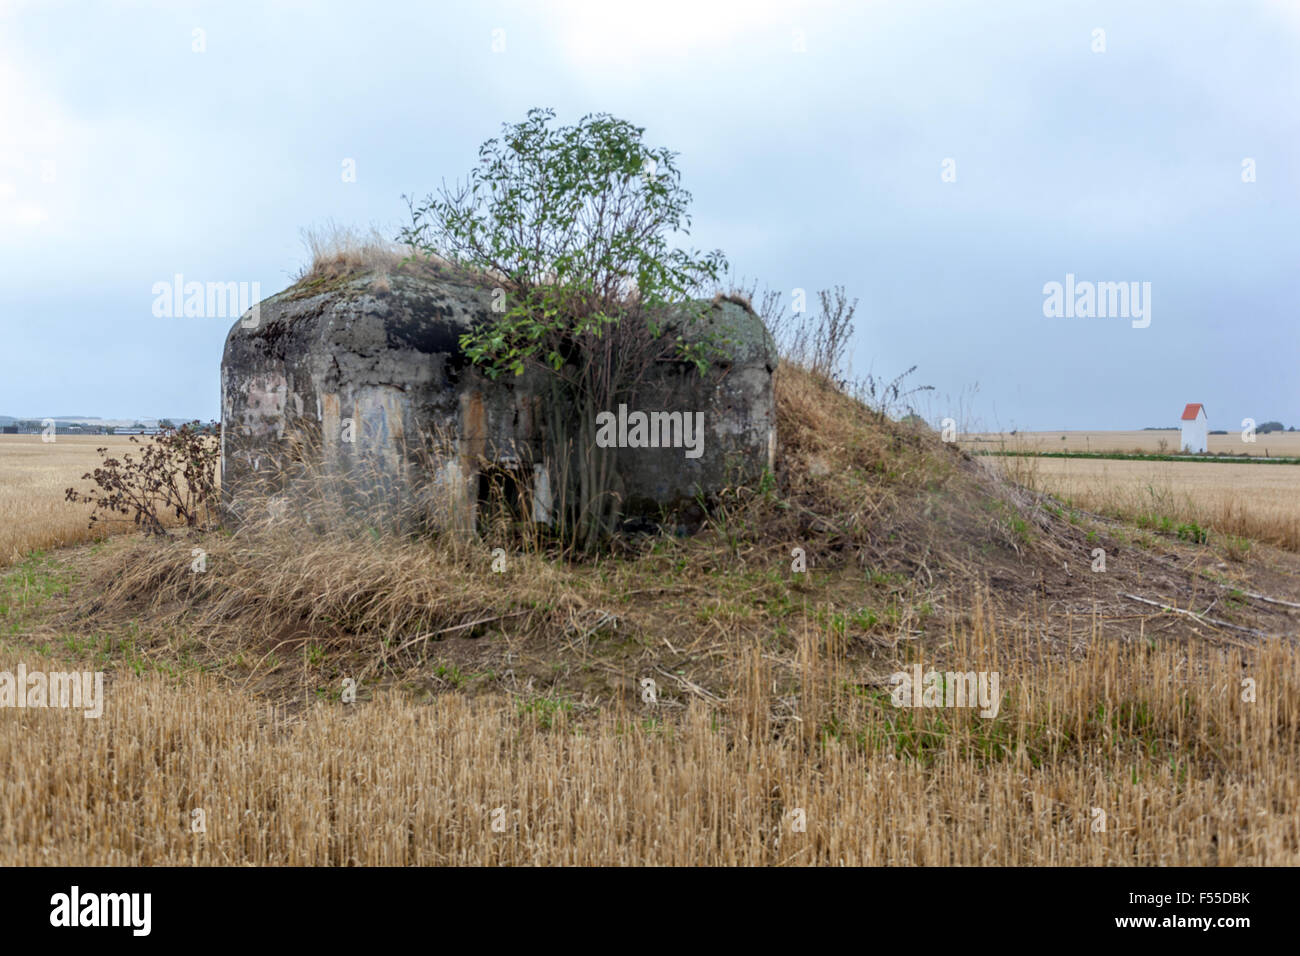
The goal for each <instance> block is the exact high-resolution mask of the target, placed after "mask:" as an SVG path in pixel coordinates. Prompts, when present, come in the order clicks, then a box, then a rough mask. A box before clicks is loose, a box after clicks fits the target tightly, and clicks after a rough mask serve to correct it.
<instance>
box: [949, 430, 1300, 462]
mask: <svg viewBox="0 0 1300 956" xmlns="http://www.w3.org/2000/svg"><path fill="white" fill-rule="evenodd" d="M1178 439H1179V432H1178V430H1177V429H1176V428H1170V429H1166V430H1162V431H1127V432H1126V431H1060V432H1016V434H1014V435H1012V434H1011V433H1010V432H982V433H970V434H964V435H960V436H959V437H958V443H959V444H960V445H961V446H962V447H963V448H966V449H967V450H970V451H978V450H988V451H1004V450H1005V451H1037V452H1045V451H1067V452H1074V451H1082V452H1120V453H1123V454H1126V455H1132V454H1137V453H1140V452H1145V453H1147V454H1153V455H1155V454H1170V455H1176V454H1178V451H1179V447H1178ZM1161 442H1163V443H1164V445H1163V447H1162V445H1161ZM1209 449H1210V454H1212V455H1213V454H1223V455H1242V454H1245V455H1251V456H1263V457H1270V458H1300V432H1270V433H1269V434H1267V435H1256V436H1255V441H1254V442H1253V443H1251V442H1243V441H1242V440H1241V430H1240V429H1237V430H1236V431H1230V432H1228V434H1226V435H1211V436H1210V439H1209Z"/></svg>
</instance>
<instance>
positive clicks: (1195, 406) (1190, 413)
mask: <svg viewBox="0 0 1300 956" xmlns="http://www.w3.org/2000/svg"><path fill="white" fill-rule="evenodd" d="M1203 411H1205V406H1204V405H1202V404H1201V403H1200V402H1192V403H1191V404H1190V405H1188V406H1187V407H1186V408H1184V409H1183V421H1185V422H1191V421H1195V420H1196V416H1197V415H1198V414H1199V413H1201V412H1203ZM1206 417H1208V416H1206Z"/></svg>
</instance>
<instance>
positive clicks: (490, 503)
mask: <svg viewBox="0 0 1300 956" xmlns="http://www.w3.org/2000/svg"><path fill="white" fill-rule="evenodd" d="M529 493H530V492H529V485H528V481H527V476H526V473H525V472H524V469H523V468H521V467H520V466H518V465H509V464H507V465H484V466H483V467H481V468H480V469H479V475H478V525H479V529H480V531H486V530H487V529H488V528H490V527H491V526H492V525H494V524H496V523H498V522H503V523H505V524H507V525H514V524H518V523H519V522H522V521H525V520H526V519H527V518H528V517H529V515H530V508H529Z"/></svg>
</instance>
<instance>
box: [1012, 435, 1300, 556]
mask: <svg viewBox="0 0 1300 956" xmlns="http://www.w3.org/2000/svg"><path fill="white" fill-rule="evenodd" d="M1003 461H1004V463H1010V462H1015V463H1016V464H1015V467H1016V468H1018V469H1019V470H1020V471H1021V472H1022V474H1021V478H1022V480H1024V479H1026V478H1028V476H1029V474H1032V476H1033V477H1032V478H1031V479H1029V480H1031V481H1032V483H1033V484H1034V485H1035V486H1036V487H1038V488H1040V489H1042V490H1044V491H1047V492H1049V493H1050V494H1053V495H1056V496H1057V497H1058V498H1062V499H1068V500H1069V501H1071V502H1073V503H1074V504H1076V505H1077V506H1079V507H1081V508H1087V509H1089V510H1092V511H1097V512H1102V513H1105V514H1111V515H1117V516H1122V517H1125V518H1127V519H1129V520H1143V521H1144V522H1149V520H1150V519H1151V518H1152V517H1157V518H1158V517H1167V518H1170V519H1172V520H1174V521H1177V522H1195V523H1197V524H1199V525H1201V526H1203V527H1206V528H1210V529H1213V530H1214V531H1216V532H1218V533H1219V534H1223V535H1234V536H1237V537H1242V538H1250V539H1253V540H1255V541H1262V542H1265V543H1267V544H1272V545H1276V546H1278V547H1281V548H1287V549H1289V550H1291V551H1300V467H1297V466H1296V465H1267V464H1259V465H1235V464H1223V463H1219V462H1211V463H1200V462H1181V461H1169V462H1161V461H1153V462H1142V461H1106V460H1096V459H1090V458H1035V459H1028V460H1023V459H1022V460H1016V459H1012V458H1008V459H1004V460H1003Z"/></svg>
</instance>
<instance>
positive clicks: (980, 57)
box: [0, 0, 1300, 429]
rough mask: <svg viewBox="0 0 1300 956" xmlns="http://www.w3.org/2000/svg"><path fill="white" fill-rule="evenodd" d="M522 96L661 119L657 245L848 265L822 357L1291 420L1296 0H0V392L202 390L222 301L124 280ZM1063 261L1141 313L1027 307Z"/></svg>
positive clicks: (468, 132)
mask: <svg viewBox="0 0 1300 956" xmlns="http://www.w3.org/2000/svg"><path fill="white" fill-rule="evenodd" d="M1099 29H1100V30H1103V31H1104V35H1102V34H1098V33H1097V32H1096V31H1097V30H1099ZM196 30H199V31H202V32H201V33H197V34H196V33H195V31H196ZM494 31H501V32H494ZM1099 41H1101V43H1099ZM494 43H495V45H496V46H497V47H501V46H502V45H504V49H501V50H494ZM1102 43H1104V50H1103V51H1101V52H1098V51H1097V50H1096V48H1097V47H1099V46H1100V45H1102ZM196 46H199V47H203V49H202V51H196V50H195V47H196ZM532 106H551V107H554V108H555V109H556V110H557V112H558V114H559V119H560V120H561V121H564V122H571V121H574V120H576V119H578V118H579V117H580V116H581V115H583V114H584V113H587V112H609V113H613V114H615V115H617V116H619V117H622V118H625V119H628V120H631V121H633V122H634V123H636V124H638V125H640V126H644V127H645V128H646V138H647V139H648V141H649V142H650V143H652V144H655V145H664V146H667V147H669V148H672V149H674V150H677V151H679V152H680V154H681V156H680V159H679V164H680V166H681V169H682V171H683V175H684V183H685V185H686V187H687V188H688V189H690V190H691V191H692V193H693V194H694V197H695V202H694V207H693V208H694V218H695V222H694V230H693V233H692V236H691V240H692V243H693V244H694V245H696V246H697V247H699V248H704V249H711V248H715V247H717V248H721V249H723V250H724V251H725V252H726V254H727V256H728V258H729V259H730V261H731V263H732V265H733V268H734V270H735V271H736V272H737V273H739V274H740V275H743V276H745V277H747V278H749V279H751V280H755V279H756V280H758V281H759V282H760V284H765V285H769V286H771V287H772V288H776V289H781V290H784V291H785V292H786V293H787V295H788V294H789V293H790V292H791V291H792V290H794V289H796V288H802V289H805V290H807V292H808V297H809V299H810V301H811V300H812V299H813V293H814V291H815V290H816V289H819V288H823V287H827V286H830V285H832V284H837V283H838V284H843V285H844V286H846V287H847V291H848V294H849V295H850V296H852V297H857V298H858V299H859V300H860V304H859V309H858V315H857V332H856V335H855V338H854V341H853V344H852V347H851V353H852V360H853V364H854V367H855V369H856V371H858V372H859V373H865V372H868V371H870V372H874V373H875V374H877V375H883V376H886V377H892V375H894V374H896V373H898V372H900V371H902V370H904V369H906V368H907V367H909V366H912V365H916V366H918V370H917V372H916V373H915V374H914V375H913V376H912V378H911V381H912V382H913V383H914V384H929V385H933V386H935V388H936V391H935V392H934V393H932V395H931V398H930V399H929V401H927V402H926V403H925V404H924V405H923V406H922V409H921V410H922V411H923V412H925V413H926V414H927V416H928V417H931V418H932V419H937V418H939V417H943V416H944V415H953V416H954V417H958V418H959V420H960V421H961V423H962V424H963V425H967V426H970V427H974V428H983V429H994V428H999V427H1000V428H1007V429H1010V428H1022V429H1055V428H1140V427H1143V426H1148V425H1157V424H1169V425H1171V426H1172V425H1174V424H1175V423H1176V421H1177V417H1178V415H1179V413H1180V412H1181V410H1182V407H1183V405H1184V404H1185V403H1187V402H1202V403H1204V404H1205V405H1206V408H1207V411H1208V413H1209V417H1210V425H1211V427H1212V428H1239V427H1240V424H1239V423H1240V421H1241V419H1242V418H1244V417H1247V416H1249V417H1253V418H1255V419H1257V420H1259V421H1264V420H1267V419H1281V420H1282V421H1283V422H1284V423H1286V424H1288V425H1291V424H1296V425H1300V323H1298V322H1297V303H1298V302H1300V239H1298V238H1297V236H1298V230H1300V153H1298V149H1297V146H1298V143H1300V137H1298V135H1297V134H1298V133H1300V109H1298V108H1297V107H1298V106H1300V2H1296V0H1281V2H1264V0H1259V2H1249V0H1234V2H1223V3H1194V2H1177V3H1175V2H1172V0H1170V2H1151V3H1133V2H1132V0H1125V2H1117V3H1057V2H1051V3H1045V2H1040V0H1023V2H1016V3H999V2H994V0H987V2H980V3H926V2H906V3H904V2H901V0H900V2H888V3H852V4H850V3H845V4H842V5H836V4H823V3H811V2H810V3H766V2H761V0H741V2H736V3H724V2H716V3H715V2H709V0H657V2H654V3H621V2H617V3H616V2H613V0H591V2H573V3H562V2H558V0H556V2H547V3H540V2H539V3H515V4H512V3H488V2H483V3H474V4H455V5H452V4H437V3H401V4H399V3H391V4H390V3H384V2H373V0H372V2H368V3H365V4H356V3H324V2H311V3H305V2H304V3H255V4H254V3H249V4H244V3H233V2H221V3H212V4H207V3H192V4H187V3H169V4H152V3H126V2H122V3H102V4H90V3H75V4H72V3H69V4H63V3H58V2H53V0H41V2H39V3H23V2H18V3H13V2H5V0H0V414H8V415H18V416H32V417H44V416H57V415H73V414H78V415H98V416H102V417H135V416H163V415H165V416H173V417H175V416H184V417H187V418H204V419H207V418H212V417H216V415H217V414H218V408H219V365H220V360H221V349H222V344H223V342H224V339H225V335H226V332H227V330H228V328H229V326H230V325H231V324H232V320H229V319H224V318H188V319H187V318H158V317H155V316H154V314H153V309H152V305H153V302H154V295H153V293H152V289H153V286H154V284H155V283H158V282H170V281H171V280H172V278H173V276H175V275H176V274H178V273H179V274H181V275H183V276H184V277H185V281H187V282H189V281H200V282H248V283H252V282H258V283H260V288H261V290H262V293H263V295H264V296H265V295H270V294H271V293H273V292H275V291H278V290H279V289H282V288H284V287H285V286H286V285H288V284H289V282H290V276H291V274H292V273H293V272H294V271H295V270H296V269H297V268H298V267H299V266H300V265H301V264H302V261H303V258H304V250H303V247H302V244H301V240H300V230H301V229H302V227H305V226H311V225H313V224H320V223H323V222H324V221H326V220H329V219H333V220H336V221H339V222H344V223H353V224H357V225H360V226H368V225H370V224H372V223H373V224H374V225H377V226H379V227H381V228H382V229H383V230H384V231H385V232H387V233H389V234H395V233H396V230H397V228H398V227H399V226H400V224H401V223H402V221H403V220H404V217H405V215H406V207H405V204H404V203H403V201H402V199H401V196H402V194H403V193H417V194H424V193H426V192H428V191H429V190H431V189H432V188H434V187H436V186H437V185H438V183H439V182H440V181H441V180H442V179H443V178H447V179H454V178H455V177H457V176H460V175H463V174H464V173H465V172H466V171H467V170H468V169H469V167H470V166H471V165H472V164H473V162H474V158H475V155H476V151H477V148H478V146H479V144H480V143H481V142H482V141H483V140H484V139H486V138H488V137H490V136H493V135H495V134H496V133H497V132H498V131H499V129H500V125H501V123H502V122H504V121H511V122H513V121H517V120H520V119H522V118H523V116H524V114H525V113H526V111H527V110H528V108H529V107H532ZM345 160H353V161H354V162H355V170H356V176H355V182H345V181H344V178H345V177H344V175H343V172H342V170H343V168H344V161H345ZM946 160H952V162H951V163H950V164H947V165H945V161H946ZM1247 160H1250V161H1253V170H1254V178H1255V181H1254V182H1243V175H1244V171H1246V170H1248V168H1250V167H1251V165H1252V164H1250V163H1246V161H1247ZM1243 164H1245V165H1243ZM945 170H947V171H948V172H949V176H948V177H947V178H948V179H952V175H951V174H952V173H955V181H945V175H944V174H945ZM1247 178H1248V177H1247ZM1067 274H1072V275H1074V276H1075V280H1076V282H1085V281H1092V282H1138V283H1144V282H1149V283H1150V289H1151V294H1150V303H1149V305H1150V315H1149V318H1150V324H1149V325H1148V326H1147V327H1145V328H1135V327H1133V322H1132V321H1131V320H1130V319H1126V318H1119V317H1115V318H1082V317H1060V318H1049V317H1045V316H1044V300H1045V298H1046V296H1045V295H1044V291H1043V290H1044V286H1045V284H1047V283H1049V282H1053V281H1055V282H1060V283H1062V284H1064V283H1065V281H1066V276H1067Z"/></svg>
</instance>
